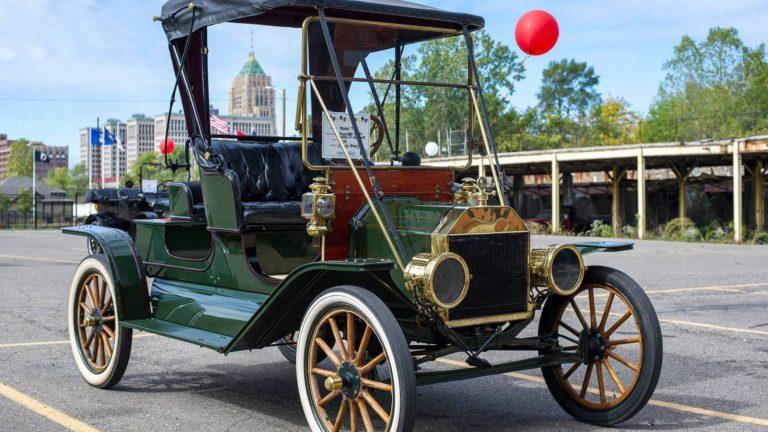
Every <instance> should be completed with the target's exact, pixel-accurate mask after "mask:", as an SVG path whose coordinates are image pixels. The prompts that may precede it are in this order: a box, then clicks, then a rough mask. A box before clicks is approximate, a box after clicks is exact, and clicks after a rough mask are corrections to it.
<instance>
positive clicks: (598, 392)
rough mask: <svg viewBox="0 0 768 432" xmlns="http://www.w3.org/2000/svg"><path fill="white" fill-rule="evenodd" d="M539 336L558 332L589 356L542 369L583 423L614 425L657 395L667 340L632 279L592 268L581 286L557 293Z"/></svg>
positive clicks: (570, 348)
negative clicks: (572, 362) (664, 339)
mask: <svg viewBox="0 0 768 432" xmlns="http://www.w3.org/2000/svg"><path fill="white" fill-rule="evenodd" d="M539 334H540V335H556V337H557V338H558V342H559V344H560V346H561V347H562V350H563V351H565V352H577V353H579V354H581V355H582V356H583V361H582V362H579V363H575V364H566V365H560V366H554V367H547V368H544V369H543V374H544V378H545V380H546V382H547V386H548V387H549V389H550V391H551V392H552V394H553V396H554V397H555V399H556V400H557V402H558V403H559V404H560V405H561V406H562V407H563V408H564V409H565V410H566V411H567V412H569V413H570V414H571V415H573V416H574V417H576V418H577V419H578V420H581V421H585V422H588V423H593V424H599V425H612V424H616V423H619V422H621V421H624V420H626V419H628V418H630V417H632V416H633V415H635V414H636V413H637V412H638V411H639V410H640V409H642V408H643V406H645V404H646V403H647V401H648V399H649V398H650V397H651V395H652V393H653V391H654V390H655V387H656V382H657V381H658V377H659V373H660V371H661V359H662V350H663V348H662V341H661V330H660V327H659V323H658V319H657V317H656V313H655V311H654V309H653V306H652V305H651V303H650V300H649V299H648V297H647V296H646V295H645V293H644V292H643V290H642V288H640V286H639V285H637V283H635V282H634V281H633V280H632V279H631V278H629V276H627V275H625V274H623V273H621V272H619V271H617V270H613V269H608V268H604V267H591V268H590V269H589V270H588V272H587V275H586V277H585V281H584V283H583V284H582V286H581V287H580V288H579V289H578V290H577V291H576V292H575V293H574V294H572V295H570V296H567V297H560V296H557V297H551V298H550V299H548V300H547V304H546V305H545V307H544V311H543V312H542V317H541V321H540V323H539Z"/></svg>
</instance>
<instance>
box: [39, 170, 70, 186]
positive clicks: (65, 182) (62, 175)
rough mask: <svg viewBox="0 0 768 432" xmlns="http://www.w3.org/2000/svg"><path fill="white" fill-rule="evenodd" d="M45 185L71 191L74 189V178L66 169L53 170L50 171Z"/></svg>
mask: <svg viewBox="0 0 768 432" xmlns="http://www.w3.org/2000/svg"><path fill="white" fill-rule="evenodd" d="M44 182H45V184H46V185H48V186H50V187H52V188H57V189H64V190H69V189H70V188H71V187H72V177H71V176H70V175H69V170H68V169H67V168H66V167H58V168H53V169H51V170H50V171H48V176H47V177H46V178H45V180H44Z"/></svg>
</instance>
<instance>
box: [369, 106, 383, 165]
mask: <svg viewBox="0 0 768 432" xmlns="http://www.w3.org/2000/svg"><path fill="white" fill-rule="evenodd" d="M371 122H372V123H373V124H372V125H371V136H373V132H374V131H376V140H375V141H374V142H373V143H372V144H371V157H373V155H375V154H376V152H377V151H379V148H381V143H383V142H384V122H382V121H381V119H380V118H378V117H377V116H375V115H371Z"/></svg>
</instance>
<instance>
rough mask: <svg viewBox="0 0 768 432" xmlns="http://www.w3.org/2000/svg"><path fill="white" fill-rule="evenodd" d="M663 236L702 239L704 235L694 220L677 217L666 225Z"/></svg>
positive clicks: (674, 238) (665, 237)
mask: <svg viewBox="0 0 768 432" xmlns="http://www.w3.org/2000/svg"><path fill="white" fill-rule="evenodd" d="M662 238H663V239H664V240H682V241H701V239H702V235H701V231H699V229H698V228H696V224H695V223H694V222H693V221H692V220H690V219H688V218H677V219H672V220H671V221H669V222H667V224H666V225H664V229H663V230H662Z"/></svg>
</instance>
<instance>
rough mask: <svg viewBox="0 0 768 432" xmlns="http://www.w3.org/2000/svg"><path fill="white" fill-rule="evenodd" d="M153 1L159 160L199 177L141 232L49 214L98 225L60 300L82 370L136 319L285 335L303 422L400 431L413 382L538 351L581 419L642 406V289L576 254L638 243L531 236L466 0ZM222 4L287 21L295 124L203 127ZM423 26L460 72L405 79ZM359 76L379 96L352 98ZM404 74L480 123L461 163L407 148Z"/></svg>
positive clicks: (96, 363)
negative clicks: (174, 152)
mask: <svg viewBox="0 0 768 432" xmlns="http://www.w3.org/2000/svg"><path fill="white" fill-rule="evenodd" d="M156 19H157V20H158V21H160V22H161V23H162V26H163V29H164V30H165V32H166V35H167V37H168V40H169V49H170V54H171V59H172V62H173V66H174V69H175V72H176V85H175V87H174V91H173V96H174V97H172V99H174V98H175V95H176V93H177V91H178V93H179V94H180V96H181V99H182V103H183V108H184V112H185V116H186V122H187V128H188V130H189V131H190V136H189V139H188V141H187V143H186V146H187V150H188V153H187V154H190V155H192V158H187V162H179V161H175V162H169V163H171V165H173V168H179V167H180V166H183V167H184V168H187V169H196V170H199V173H200V179H201V180H200V182H177V183H170V184H168V193H169V200H170V201H169V210H168V216H167V217H165V218H158V219H146V220H136V221H135V225H136V232H135V240H132V239H131V237H130V236H129V235H128V234H127V233H125V232H123V231H121V230H119V229H113V228H107V227H103V226H82V227H73V228H66V229H64V232H65V233H68V234H75V235H81V236H87V237H88V238H89V241H93V242H95V243H97V244H98V246H99V247H98V248H97V249H95V250H97V251H98V253H97V254H94V255H91V256H89V257H87V258H85V259H84V260H83V261H82V263H81V264H80V265H79V267H78V268H77V271H76V274H75V277H74V280H73V282H72V285H71V291H70V295H69V304H68V312H69V315H68V320H69V332H70V340H71V347H72V353H73V355H74V359H75V363H76V365H77V367H78V369H79V371H80V373H81V374H82V376H83V377H84V378H85V380H86V381H87V382H88V383H89V384H90V385H92V386H94V387H98V388H110V387H112V386H114V385H115V384H117V383H118V382H119V381H120V379H121V377H122V376H123V373H124V372H125V370H126V366H127V364H128V359H129V356H130V352H131V340H132V332H133V330H139V331H144V332H149V333H154V334H157V335H161V336H167V337H169V338H173V339H177V340H180V341H185V342H189V343H191V344H195V345H199V346H201V347H204V348H210V349H212V350H215V351H217V352H219V353H221V354H225V355H226V354H229V353H232V352H235V351H243V350H253V349H259V348H267V347H279V348H280V350H281V352H283V354H284V355H285V356H286V358H287V359H288V360H290V361H292V362H295V364H296V378H297V383H298V390H299V395H300V398H301V404H302V407H303V410H304V413H305V416H306V419H307V422H308V425H309V428H310V429H311V430H313V431H338V430H351V431H357V430H366V431H374V430H386V431H411V430H413V429H414V421H415V418H414V417H415V415H414V413H415V411H416V409H415V408H416V403H417V402H416V391H415V388H416V386H417V385H429V384H434V383H442V382H449V381H458V380H465V379H470V378H475V377H482V376H488V375H495V374H501V373H507V372H512V371H520V370H527V369H534V368H540V369H541V370H542V374H543V376H544V379H545V381H546V383H547V386H548V387H549V390H550V391H551V393H552V395H553V396H554V398H555V400H556V401H557V402H558V403H559V404H560V405H561V406H562V407H563V409H565V410H566V411H567V412H568V413H570V414H571V415H572V416H573V417H575V418H576V419H578V420H580V421H584V422H588V423H591V424H596V425H612V424H616V423H619V422H622V421H624V420H627V419H628V418H630V417H632V416H633V415H635V414H636V413H637V412H638V411H640V410H641V409H642V408H643V407H644V406H645V404H646V402H647V401H648V400H649V398H650V397H651V395H652V393H653V391H654V389H655V387H656V383H657V380H658V378H659V373H660V370H661V364H662V339H661V330H660V327H659V323H658V319H657V317H656V314H655V312H654V309H653V306H652V305H651V303H650V301H649V300H648V298H647V296H646V295H645V293H644V292H643V290H642V288H641V287H640V286H639V285H638V284H637V283H635V282H634V281H633V280H632V279H631V278H630V277H628V276H627V275H625V274H624V273H622V272H620V271H618V270H615V269H611V268H606V267H597V266H590V267H586V266H585V264H584V261H583V258H582V256H583V255H585V254H588V253H593V252H598V251H611V252H613V251H620V250H626V249H630V248H632V245H631V244H626V243H618V242H611V243H608V242H595V243H579V244H559V245H553V246H550V247H545V248H532V247H531V244H530V241H531V236H530V233H529V231H528V230H527V229H526V227H525V225H524V223H523V221H522V220H521V219H520V217H519V216H518V215H517V213H516V212H515V211H514V209H512V208H511V207H510V206H509V205H508V204H507V201H508V197H507V191H508V189H507V187H506V182H507V178H506V175H504V173H503V171H502V168H501V166H500V165H499V164H498V159H497V157H496V150H495V147H494V143H493V139H492V137H493V134H492V133H491V125H490V123H489V121H488V115H487V110H486V105H485V102H484V97H483V92H482V86H481V81H480V77H479V75H478V68H477V65H476V64H475V56H474V51H473V37H472V35H473V32H475V31H477V30H479V29H481V28H483V25H484V21H483V19H482V18H480V17H477V16H473V15H468V14H462V13H454V12H447V11H443V10H439V9H435V8H431V7H426V6H421V5H417V4H414V3H408V2H404V1H401V0H384V1H377V2H373V1H368V0H204V1H203V0H194V1H193V2H192V3H189V2H188V0H170V1H169V2H168V3H166V4H165V5H164V7H163V10H162V15H161V16H160V17H157V18H156ZM224 22H234V23H238V24H240V25H270V26H282V27H292V28H296V29H298V30H297V34H298V33H299V30H300V35H301V43H302V49H301V71H300V73H299V76H298V80H299V92H298V104H297V115H296V128H297V131H298V132H299V135H300V138H298V139H296V138H288V137H256V136H221V135H214V134H212V131H211V127H210V123H209V117H210V116H209V106H210V104H209V102H210V101H209V95H208V53H209V48H208V44H207V34H208V33H207V32H208V28H209V27H210V26H213V25H217V24H221V23H224ZM437 38H459V39H460V40H461V41H463V42H465V43H466V45H465V46H466V47H467V49H466V58H467V68H466V80H462V82H419V81H409V80H404V79H403V78H402V76H401V74H402V58H403V57H402V53H403V49H404V48H405V47H406V46H408V45H412V44H417V43H419V42H423V41H427V40H432V39H437ZM387 51H389V52H391V53H393V60H392V63H391V64H392V65H393V74H392V77H391V78H389V79H386V77H385V78H374V77H372V75H371V73H370V68H369V65H368V61H367V58H368V57H369V56H370V55H372V54H380V53H382V52H387ZM353 85H360V86H362V87H363V89H364V90H365V91H367V92H369V93H370V96H371V97H372V99H373V101H374V103H373V104H372V106H374V107H375V112H373V113H361V112H358V111H355V110H354V109H353V106H352V104H351V102H350V93H349V92H350V89H351V87H352V86H353ZM405 86H422V87H429V88H433V89H434V88H436V89H445V90H450V91H458V92H462V94H463V95H464V96H463V97H465V98H466V101H467V113H468V115H467V119H466V125H467V130H468V136H469V137H472V138H471V139H469V141H471V142H477V143H479V145H472V146H469V147H468V148H467V149H466V152H465V156H466V161H465V162H464V163H463V164H462V165H461V166H458V167H441V166H427V165H421V163H420V158H419V157H418V155H416V154H413V153H411V152H401V136H402V135H403V133H402V125H401V110H400V106H401V103H402V101H403V92H402V88H403V87H405ZM385 88H386V90H384V89H385ZM390 89H392V90H393V91H392V92H390ZM382 93H383V94H382ZM390 93H394V95H393V96H392V97H393V98H394V101H392V100H390V101H389V102H387V101H386V99H387V98H388V96H389V95H390ZM385 107H386V109H385ZM171 109H173V102H171ZM169 118H170V116H169ZM371 135H374V136H377V137H376V139H375V140H371ZM371 141H373V142H371ZM384 143H386V146H387V147H388V148H389V153H388V156H389V157H388V158H387V161H386V162H384V163H376V162H374V161H373V160H374V154H375V153H376V152H377V151H378V150H380V148H381V146H382V145H383V144H384ZM190 162H192V163H190ZM462 172H464V173H465V174H464V175H462V174H461V173H462ZM470 174H471V175H470ZM457 183H458V184H457ZM536 311H541V312H540V316H539V318H538V329H530V328H529V327H532V326H530V324H531V323H532V322H533V321H534V317H535V314H536ZM526 329H527V330H526ZM524 330H525V333H524ZM524 352H527V353H530V354H529V355H527V356H522V355H521V353H524ZM436 361H440V362H442V363H441V367H437V368H436V367H433V366H432V365H434V364H435V363H433V362H436ZM446 366H450V367H451V368H449V369H446ZM489 397H492V396H490V395H489Z"/></svg>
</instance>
